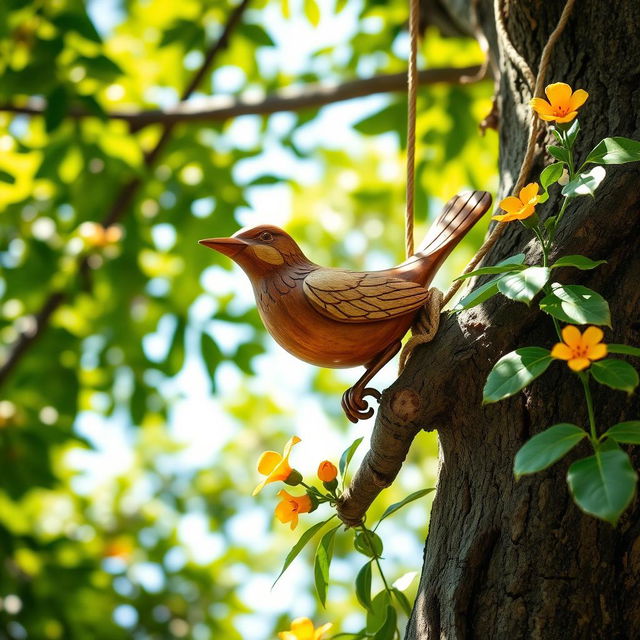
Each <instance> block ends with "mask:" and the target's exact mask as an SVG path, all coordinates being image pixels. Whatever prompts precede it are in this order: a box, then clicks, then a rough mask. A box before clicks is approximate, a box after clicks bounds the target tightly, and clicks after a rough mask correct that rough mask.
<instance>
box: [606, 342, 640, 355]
mask: <svg viewBox="0 0 640 640" xmlns="http://www.w3.org/2000/svg"><path fill="white" fill-rule="evenodd" d="M607 351H608V352H609V353H622V354H624V355H627V356H637V357H639V358H640V349H638V347H632V346H630V345H628V344H607Z"/></svg>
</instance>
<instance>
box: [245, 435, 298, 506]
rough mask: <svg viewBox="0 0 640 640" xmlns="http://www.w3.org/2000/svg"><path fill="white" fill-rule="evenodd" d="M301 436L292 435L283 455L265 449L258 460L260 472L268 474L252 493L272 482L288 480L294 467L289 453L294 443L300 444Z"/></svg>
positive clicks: (254, 493)
mask: <svg viewBox="0 0 640 640" xmlns="http://www.w3.org/2000/svg"><path fill="white" fill-rule="evenodd" d="M298 442H300V438H298V436H292V437H291V438H289V441H288V442H287V444H286V445H285V447H284V452H283V454H282V455H280V454H279V453H277V452H276V451H265V452H264V453H263V454H262V455H261V456H260V459H259V460H258V473H261V474H262V475H263V476H267V477H266V478H265V479H264V480H263V481H262V482H261V483H260V484H259V485H258V486H257V487H256V488H255V489H254V490H253V493H252V494H251V495H254V496H255V495H256V494H257V493H259V492H260V491H262V488H263V487H264V486H265V485H266V484H269V483H270V482H278V480H286V479H287V478H288V477H289V475H291V472H292V471H293V469H291V467H290V466H289V454H290V453H291V449H292V447H293V445H294V444H298Z"/></svg>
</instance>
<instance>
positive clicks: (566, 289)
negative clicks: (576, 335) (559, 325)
mask: <svg viewBox="0 0 640 640" xmlns="http://www.w3.org/2000/svg"><path fill="white" fill-rule="evenodd" d="M551 289H552V292H551V293H550V294H549V295H547V296H545V297H544V298H542V300H540V309H542V311H544V312H545V313H548V314H549V315H551V316H553V317H554V318H558V320H562V321H563V322H568V323H571V324H600V325H606V326H608V327H610V326H611V314H610V312H609V304H608V303H607V301H606V300H605V299H604V298H603V297H602V296H601V295H600V294H599V293H596V292H595V291H592V290H591V289H588V288H587V287H583V286H581V285H577V284H559V283H557V282H554V283H553V284H552V285H551Z"/></svg>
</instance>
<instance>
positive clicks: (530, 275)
mask: <svg viewBox="0 0 640 640" xmlns="http://www.w3.org/2000/svg"><path fill="white" fill-rule="evenodd" d="M550 276H551V269H549V268H548V267H529V268H528V269H525V270H524V271H520V272H519V273H510V274H507V275H506V276H504V277H503V278H501V279H500V281H499V282H498V291H500V293H502V294H503V295H505V296H506V297H507V298H509V299H511V300H515V301H516V302H524V303H525V304H530V303H531V301H532V300H533V299H534V298H535V296H536V295H537V294H538V293H539V292H540V291H541V289H542V287H544V285H545V284H547V281H548V280H549V277H550Z"/></svg>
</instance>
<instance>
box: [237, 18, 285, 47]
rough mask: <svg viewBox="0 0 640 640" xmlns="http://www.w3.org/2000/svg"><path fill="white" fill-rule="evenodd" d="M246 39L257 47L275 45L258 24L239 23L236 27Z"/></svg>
mask: <svg viewBox="0 0 640 640" xmlns="http://www.w3.org/2000/svg"><path fill="white" fill-rule="evenodd" d="M237 30H238V32H240V33H241V34H242V35H243V36H244V37H245V38H247V40H250V41H251V42H252V43H253V44H255V45H257V46H259V47H275V46H276V43H275V42H274V41H273V39H272V38H271V36H270V35H269V34H268V33H267V32H266V31H265V30H264V29H263V28H262V27H261V26H260V25H259V24H247V23H243V24H240V25H239V26H238V28H237Z"/></svg>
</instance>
